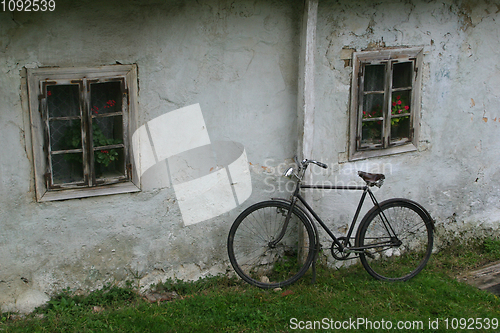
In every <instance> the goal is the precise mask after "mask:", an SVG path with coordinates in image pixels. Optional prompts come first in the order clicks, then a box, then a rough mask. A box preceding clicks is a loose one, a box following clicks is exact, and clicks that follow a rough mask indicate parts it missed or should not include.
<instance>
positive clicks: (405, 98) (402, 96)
mask: <svg viewBox="0 0 500 333" xmlns="http://www.w3.org/2000/svg"><path fill="white" fill-rule="evenodd" d="M410 112H411V91H410V90H403V91H395V92H393V93H392V105H391V115H393V116H398V115H402V114H405V113H410Z"/></svg>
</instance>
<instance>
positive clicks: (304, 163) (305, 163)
mask: <svg viewBox="0 0 500 333" xmlns="http://www.w3.org/2000/svg"><path fill="white" fill-rule="evenodd" d="M309 163H312V164H316V165H317V166H319V167H322V168H323V169H327V168H328V165H326V164H325V163H321V162H318V161H314V160H308V159H305V160H303V161H302V165H303V166H306V165H307V164H309Z"/></svg>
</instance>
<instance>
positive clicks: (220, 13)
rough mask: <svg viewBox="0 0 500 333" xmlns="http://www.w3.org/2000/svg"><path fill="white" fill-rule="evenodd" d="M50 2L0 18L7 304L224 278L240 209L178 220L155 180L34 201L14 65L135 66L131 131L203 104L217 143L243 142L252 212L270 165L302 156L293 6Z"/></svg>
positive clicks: (0, 221)
mask: <svg viewBox="0 0 500 333" xmlns="http://www.w3.org/2000/svg"><path fill="white" fill-rule="evenodd" d="M56 6H57V7H56V10H55V11H54V12H45V13H9V12H7V13H5V12H3V13H0V101H1V103H0V133H1V142H2V144H1V145H0V156H1V162H0V258H1V259H0V305H1V310H2V311H14V310H21V311H29V310H31V309H32V308H33V307H34V306H36V305H38V304H40V303H43V302H44V301H46V299H47V297H48V296H49V295H52V294H53V293H55V292H57V291H60V290H61V289H63V288H68V287H69V288H71V289H73V290H79V289H81V290H92V289H95V288H99V287H100V286H102V285H103V284H105V283H108V282H111V281H115V280H117V281H123V280H125V279H133V278H134V277H135V278H137V277H142V278H143V279H142V283H145V284H146V283H150V282H153V281H156V280H158V279H162V278H163V279H164V278H166V277H177V278H184V279H195V278H198V277H200V276H203V275H207V274H217V273H220V272H226V268H227V267H228V260H227V254H226V244H225V243H226V238H227V233H228V231H229V227H230V225H231V223H232V221H233V220H234V219H235V217H236V216H237V214H238V213H239V212H240V211H241V210H242V208H244V207H238V208H236V209H234V210H232V211H230V212H227V213H224V214H222V215H220V216H218V217H215V218H212V219H209V220H207V221H203V222H200V223H197V224H193V225H187V226H186V225H185V224H184V223H183V219H182V215H181V212H180V208H179V205H178V203H177V198H176V196H175V193H174V189H173V188H172V186H171V185H170V184H168V182H158V183H157V184H154V182H153V183H151V182H149V183H148V184H145V187H144V188H143V191H142V192H140V193H135V194H122V195H114V196H104V197H94V198H87V199H76V200H67V201H57V202H45V203H37V202H36V201H35V196H34V185H33V179H34V174H33V170H32V156H31V155H32V154H31V152H30V149H31V141H30V140H31V137H30V133H29V117H28V110H27V106H26V103H25V101H24V100H23V98H25V96H23V89H22V88H23V87H24V85H23V83H22V71H23V68H25V67H27V68H35V67H43V66H59V67H72V66H97V65H108V64H115V63H117V62H118V63H122V64H137V65H138V69H139V89H140V92H139V108H140V109H139V118H140V124H139V126H141V125H143V124H146V123H147V122H149V121H151V120H153V119H156V118H158V117H160V116H162V115H164V114H166V113H167V112H170V111H173V110H177V109H180V108H183V107H186V106H189V105H193V104H199V106H200V109H201V111H202V113H203V115H202V116H203V119H204V121H205V124H206V129H205V131H208V136H209V137H210V140H211V142H216V141H226V142H228V141H229V142H230V141H233V142H237V143H239V144H240V145H241V146H243V147H244V148H245V151H246V155H247V158H248V162H249V168H250V175H251V177H252V181H253V183H252V185H253V186H252V187H253V191H252V196H251V197H250V199H248V200H247V202H246V205H248V204H249V203H251V202H256V201H258V200H261V199H264V198H267V197H268V196H269V194H268V193H266V192H264V191H263V190H264V189H265V185H264V179H265V177H266V173H265V168H263V166H264V165H265V164H266V161H269V159H270V158H272V159H273V161H280V162H281V161H282V160H284V159H285V158H288V157H290V156H292V155H293V153H294V152H295V149H296V148H295V147H296V146H295V141H294V138H295V137H296V120H295V114H296V100H297V97H296V96H297V95H296V85H297V71H298V70H297V64H296V59H297V58H298V34H299V26H300V22H299V18H300V15H301V14H300V13H301V9H302V7H301V2H300V1H289V0H278V1H263V0H262V1H252V0H249V1H237V2H234V1H227V0H209V1H202V2H195V1H173V0H172V1H140V2H137V1H106V2H101V1H83V2H78V3H75V2H74V1H69V0H60V1H57V3H56ZM182 125H183V124H179V126H182ZM272 163H275V162H272ZM276 163H277V162H276ZM245 191H247V192H246V193H248V190H245ZM237 194H238V193H237ZM208 204H209V203H207V205H208ZM206 208H208V206H207V207H199V209H200V210H203V209H206ZM43 295H46V296H47V297H43Z"/></svg>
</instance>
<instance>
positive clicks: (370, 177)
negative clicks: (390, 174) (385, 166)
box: [358, 171, 385, 186]
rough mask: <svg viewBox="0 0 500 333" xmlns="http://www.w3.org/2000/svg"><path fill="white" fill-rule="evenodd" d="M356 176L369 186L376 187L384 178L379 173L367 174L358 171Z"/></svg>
mask: <svg viewBox="0 0 500 333" xmlns="http://www.w3.org/2000/svg"><path fill="white" fill-rule="evenodd" d="M358 176H360V177H361V178H363V180H364V181H365V182H366V183H367V184H368V185H369V186H373V185H377V182H378V181H380V180H384V179H385V176H384V175H383V174H381V173H368V172H364V171H358Z"/></svg>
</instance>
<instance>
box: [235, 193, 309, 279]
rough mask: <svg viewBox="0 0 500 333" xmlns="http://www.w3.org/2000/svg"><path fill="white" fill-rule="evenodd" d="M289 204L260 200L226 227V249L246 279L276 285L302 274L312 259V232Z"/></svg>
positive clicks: (300, 213)
mask: <svg viewBox="0 0 500 333" xmlns="http://www.w3.org/2000/svg"><path fill="white" fill-rule="evenodd" d="M290 207H291V205H290V204H289V203H287V202H282V201H276V200H273V201H264V202H259V203H257V204H255V205H253V206H251V207H249V208H247V209H246V210H245V211H243V213H241V214H240V215H239V216H238V217H237V218H236V220H235V221H234V223H233V225H232V227H231V230H230V231H229V236H228V241H227V249H228V254H229V259H230V261H231V265H232V266H233V268H234V270H235V271H236V273H237V274H238V275H239V276H240V277H241V278H242V279H243V280H244V281H246V282H248V283H250V284H252V285H254V286H257V287H260V288H265V289H268V288H278V287H284V286H286V285H289V284H292V283H294V282H295V281H297V280H298V279H299V278H300V277H302V276H303V275H304V274H305V272H306V271H307V269H308V268H309V266H310V265H311V263H312V261H313V259H314V249H315V233H314V231H313V228H312V226H311V224H310V222H309V219H308V218H307V217H306V216H305V215H304V213H303V212H301V211H300V210H299V209H298V208H294V210H293V212H292V214H291V218H290V220H289V223H288V225H287V226H286V229H285V233H284V235H283V237H281V239H279V236H280V234H281V232H282V230H283V228H284V224H285V220H286V216H287V214H288V212H289V211H290Z"/></svg>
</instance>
